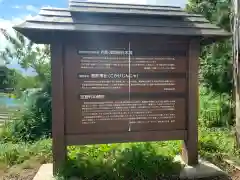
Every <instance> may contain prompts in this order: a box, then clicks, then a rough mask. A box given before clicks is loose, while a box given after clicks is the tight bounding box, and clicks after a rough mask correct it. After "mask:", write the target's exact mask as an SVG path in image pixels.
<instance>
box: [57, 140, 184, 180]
mask: <svg viewBox="0 0 240 180" xmlns="http://www.w3.org/2000/svg"><path fill="white" fill-rule="evenodd" d="M69 150H70V153H69V158H68V161H67V164H66V167H67V168H63V170H62V172H61V174H62V175H63V176H64V177H66V179H69V178H70V177H80V178H81V179H83V180H84V179H96V180H105V179H111V180H121V179H144V180H148V179H149V180H150V179H162V177H168V176H173V175H178V173H179V171H180V168H181V165H180V164H179V163H176V162H174V159H173V158H174V156H175V155H176V154H177V153H179V150H180V148H179V146H178V144H176V143H174V142H173V143H171V142H168V143H126V144H111V145H94V146H82V147H70V148H69Z"/></svg>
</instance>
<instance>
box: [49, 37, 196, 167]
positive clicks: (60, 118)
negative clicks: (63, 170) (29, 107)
mask: <svg viewBox="0 0 240 180" xmlns="http://www.w3.org/2000/svg"><path fill="white" fill-rule="evenodd" d="M159 39H161V40H163V41H164V40H165V38H163V37H161V36H159ZM68 46H69V42H67V43H66V42H61V43H55V44H51V54H52V61H51V62H52V119H53V122H52V137H53V162H54V172H57V170H58V169H59V168H60V167H61V166H62V165H63V164H64V163H65V162H66V157H67V146H68V145H85V144H101V143H113V142H116V143H121V142H145V141H165V140H183V142H184V143H183V150H182V157H183V159H184V161H185V162H186V163H187V164H189V165H196V164H197V163H198V149H197V147H198V130H197V129H198V127H197V120H198V64H199V60H198V58H199V51H200V41H199V39H198V38H196V39H190V40H188V52H187V56H188V61H187V62H188V64H187V79H188V81H187V82H188V85H187V89H186V93H187V97H185V99H186V101H187V102H186V104H187V109H186V112H187V114H186V120H185V122H186V128H185V129H184V130H177V129H176V130H170V131H168V130H166V131H161V130H156V131H143V132H141V131H140V132H131V133H129V132H125V133H124V132H119V133H110V134H106V133H98V134H94V133H89V134H68V133H66V132H67V131H66V126H67V124H68V119H66V117H67V115H66V88H67V87H66V86H65V83H66V82H65V76H64V71H65V65H66V61H69V59H66V49H67V47H68Z"/></svg>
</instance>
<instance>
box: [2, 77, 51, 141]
mask: <svg viewBox="0 0 240 180" xmlns="http://www.w3.org/2000/svg"><path fill="white" fill-rule="evenodd" d="M31 98H32V101H31V103H30V104H29V107H28V108H27V109H26V110H25V111H24V112H23V114H22V116H21V117H20V119H19V120H15V121H13V123H9V124H6V125H5V127H4V128H3V130H2V133H1V139H2V140H3V141H5V142H6V141H12V142H18V141H25V142H26V141H28V142H29V141H35V140H38V139H41V138H47V137H50V136H51V124H52V122H51V121H52V120H51V119H52V118H51V114H52V111H51V84H50V82H48V83H47V84H46V85H45V86H44V87H43V88H42V90H40V91H38V92H37V93H35V94H33V95H32V96H31Z"/></svg>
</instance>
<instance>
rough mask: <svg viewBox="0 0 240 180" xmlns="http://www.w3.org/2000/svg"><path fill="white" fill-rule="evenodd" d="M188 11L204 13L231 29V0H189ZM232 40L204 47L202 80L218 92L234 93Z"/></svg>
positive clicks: (211, 20)
mask: <svg viewBox="0 0 240 180" xmlns="http://www.w3.org/2000/svg"><path fill="white" fill-rule="evenodd" d="M186 8H187V11H189V12H193V13H200V14H203V15H204V16H205V17H206V18H207V19H208V20H209V21H210V22H212V23H215V24H217V25H218V26H219V27H221V28H223V29H225V30H227V31H230V30H231V23H230V22H231V17H232V15H231V2H230V0H222V1H219V0H189V2H188V4H187V7H186ZM231 59H232V41H231V40H224V41H221V42H218V43H215V44H213V45H208V46H205V47H202V52H201V64H200V81H201V82H202V83H203V84H204V85H205V86H206V87H208V88H210V89H212V90H213V91H215V92H217V93H220V94H221V93H227V94H229V95H230V96H231V95H232V89H233V73H232V60H231Z"/></svg>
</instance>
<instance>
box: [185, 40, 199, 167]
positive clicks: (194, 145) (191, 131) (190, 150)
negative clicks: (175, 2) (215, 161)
mask: <svg viewBox="0 0 240 180" xmlns="http://www.w3.org/2000/svg"><path fill="white" fill-rule="evenodd" d="M199 54H200V41H199V40H198V39H193V40H192V41H191V42H190V44H189V67H188V68H189V73H188V76H189V77H188V78H189V83H188V120H187V138H186V139H185V140H184V143H183V152H182V156H183V159H184V161H185V162H186V163H187V164H188V165H196V164H198V126H197V125H198V108H199V93H198V85H199V83H198V66H199Z"/></svg>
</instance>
